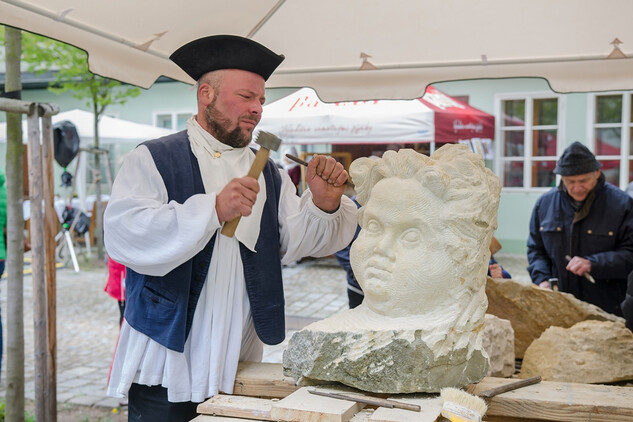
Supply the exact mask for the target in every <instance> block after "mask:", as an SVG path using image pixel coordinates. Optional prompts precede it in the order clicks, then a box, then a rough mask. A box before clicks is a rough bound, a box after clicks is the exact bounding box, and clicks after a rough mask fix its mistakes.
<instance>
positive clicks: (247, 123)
mask: <svg viewBox="0 0 633 422" xmlns="http://www.w3.org/2000/svg"><path fill="white" fill-rule="evenodd" d="M222 72H223V75H222V78H221V82H220V83H219V86H218V87H217V89H213V88H211V89H209V90H208V91H206V92H208V93H209V96H208V97H206V98H209V99H210V101H209V102H208V104H207V105H206V107H204V123H206V127H205V129H207V131H209V133H211V135H213V136H214V137H215V138H216V139H218V140H219V141H220V142H222V143H225V144H227V145H230V146H232V147H234V148H241V147H245V146H247V145H248V144H249V143H250V142H251V139H252V137H253V130H254V129H255V126H257V124H258V123H259V121H260V119H261V117H262V110H263V104H264V101H265V99H266V98H265V88H264V79H263V78H262V77H261V76H259V75H257V74H255V73H252V72H248V71H245V70H238V69H226V70H224V71H222ZM201 106H203V104H201Z"/></svg>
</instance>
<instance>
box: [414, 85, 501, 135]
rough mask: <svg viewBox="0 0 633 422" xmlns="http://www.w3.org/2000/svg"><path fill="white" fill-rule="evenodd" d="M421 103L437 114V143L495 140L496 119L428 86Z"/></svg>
mask: <svg viewBox="0 0 633 422" xmlns="http://www.w3.org/2000/svg"><path fill="white" fill-rule="evenodd" d="M419 101H421V102H422V103H424V104H425V105H426V106H428V107H429V108H430V109H431V110H433V111H434V112H435V118H434V123H435V142H437V143H445V142H457V141H460V140H467V139H475V138H479V139H494V137H495V118H494V116H492V115H490V114H488V113H484V112H483V111H481V110H479V109H476V108H474V107H471V106H469V105H468V104H466V103H464V102H461V101H459V100H457V99H455V98H453V97H450V96H448V95H446V94H444V93H443V92H441V91H440V90H438V89H436V88H434V87H433V86H428V87H427V88H426V92H425V94H424V96H423V97H422V98H419Z"/></svg>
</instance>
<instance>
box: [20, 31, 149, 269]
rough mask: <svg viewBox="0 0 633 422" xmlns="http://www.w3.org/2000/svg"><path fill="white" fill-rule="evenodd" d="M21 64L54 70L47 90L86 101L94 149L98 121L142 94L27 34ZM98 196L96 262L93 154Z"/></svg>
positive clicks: (67, 48)
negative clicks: (111, 108)
mask: <svg viewBox="0 0 633 422" xmlns="http://www.w3.org/2000/svg"><path fill="white" fill-rule="evenodd" d="M23 34H24V36H23V41H22V45H23V47H22V60H23V61H24V62H25V63H27V65H28V70H29V71H30V72H35V73H37V74H43V73H45V72H49V71H51V70H53V73H54V78H53V80H51V81H50V82H49V86H48V90H49V91H51V92H54V93H57V94H61V93H65V92H70V93H71V95H72V96H73V98H76V99H78V100H85V105H86V106H87V107H89V108H90V109H91V110H92V112H93V114H94V134H95V136H94V145H93V147H94V149H93V151H95V150H98V149H99V124H98V123H99V119H100V118H101V116H102V115H103V113H104V112H105V110H106V108H107V107H108V106H109V105H111V104H125V103H126V102H127V100H128V99H129V98H132V97H136V96H138V95H139V94H140V93H141V90H140V88H138V87H135V86H131V85H125V84H122V83H121V82H119V81H116V80H113V79H109V78H104V77H101V76H98V75H95V74H94V73H92V72H90V70H89V68H88V55H87V54H86V52H85V51H83V50H80V49H78V48H76V47H73V46H71V45H68V44H64V43H61V42H59V41H55V40H52V39H50V38H45V37H42V36H39V35H35V34H31V33H28V32H24V33H23ZM94 165H95V174H94V179H95V180H94V182H95V196H96V211H97V212H96V214H97V215H96V216H94V215H93V216H92V218H95V219H96V220H95V221H96V233H95V239H96V247H97V258H98V259H99V260H100V262H103V261H104V250H103V209H102V205H101V174H102V173H101V163H100V157H99V154H98V153H95V154H94Z"/></svg>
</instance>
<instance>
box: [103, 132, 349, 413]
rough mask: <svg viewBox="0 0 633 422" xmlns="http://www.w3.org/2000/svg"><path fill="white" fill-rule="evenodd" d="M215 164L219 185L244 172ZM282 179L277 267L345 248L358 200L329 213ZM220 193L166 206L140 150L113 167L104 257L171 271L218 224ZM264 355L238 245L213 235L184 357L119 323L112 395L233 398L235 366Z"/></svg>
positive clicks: (148, 270) (144, 270)
mask: <svg viewBox="0 0 633 422" xmlns="http://www.w3.org/2000/svg"><path fill="white" fill-rule="evenodd" d="M211 142H217V143H219V141H217V140H215V139H212V141H211ZM217 146H218V147H224V148H226V145H224V144H222V145H217ZM248 157H249V162H248V163H243V166H244V165H245V166H246V168H248V167H250V164H251V163H252V161H253V160H254V157H255V154H254V153H252V152H251V153H250V154H249V155H248ZM198 158H199V160H200V157H198ZM207 159H208V158H207ZM217 160H218V161H217V162H216V163H214V165H216V168H215V170H216V171H217V170H221V171H223V172H224V175H225V176H226V182H225V184H226V183H228V181H229V180H230V179H232V178H234V177H243V176H244V175H245V174H246V172H243V170H242V168H236V167H235V166H233V165H230V164H229V163H226V164H223V163H222V161H223V160H222V156H221V155H220V157H219V158H217ZM217 166H219V167H217ZM201 168H202V166H201ZM280 174H281V177H282V186H281V192H280V199H279V217H278V219H279V230H280V245H279V247H280V253H281V257H282V264H289V263H292V262H294V261H297V260H299V259H301V258H303V257H305V256H314V257H320V256H327V255H330V254H332V253H334V252H336V251H338V250H340V249H342V248H344V247H345V246H347V245H348V244H349V242H350V241H351V239H352V237H353V235H354V232H355V230H356V224H357V222H356V206H355V205H354V203H353V202H352V201H351V200H349V198H347V197H343V198H342V201H341V206H340V207H339V209H338V210H337V211H336V212H334V213H332V214H329V213H325V212H323V211H321V210H320V209H318V208H317V207H316V206H315V205H314V203H313V202H312V196H311V193H310V191H309V190H308V191H306V192H305V193H304V195H303V196H302V197H301V198H299V197H298V196H297V195H296V189H295V186H294V185H293V183H292V182H291V180H290V178H289V177H288V175H287V173H286V172H285V171H283V170H281V171H280ZM203 179H204V175H203ZM260 183H261V179H260ZM222 187H223V186H222ZM222 187H219V189H218V191H217V192H216V191H209V190H208V189H206V190H207V193H205V194H198V195H194V196H192V197H190V198H189V199H187V200H186V201H185V202H184V203H183V204H179V203H176V202H175V201H171V202H169V203H168V201H167V199H168V196H167V191H166V188H165V185H164V183H163V180H162V178H161V176H160V174H159V172H158V170H157V169H156V166H155V164H154V161H153V159H152V157H151V154H150V152H149V150H148V149H147V147H145V146H139V147H137V148H136V149H135V150H134V151H132V152H131V153H130V154H129V155H128V156H127V157H126V159H125V161H124V163H123V165H122V167H121V169H120V170H119V172H118V175H117V178H116V180H115V182H114V186H113V188H112V194H111V196H110V200H109V203H108V206H107V208H106V211H105V216H104V227H105V233H104V241H105V245H106V249H107V251H108V254H109V255H110V257H111V258H112V259H114V260H115V261H117V262H120V263H121V264H124V265H126V266H128V267H130V268H131V269H133V270H134V271H136V272H138V273H140V274H147V275H153V276H162V275H165V274H167V273H168V272H169V271H171V270H173V269H174V268H176V267H178V266H179V265H181V264H182V263H184V262H186V261H188V260H189V259H191V258H193V257H194V256H195V255H196V254H197V253H198V252H200V251H201V250H202V248H203V247H204V246H205V245H206V244H207V243H208V242H209V240H210V239H211V237H212V236H213V235H214V234H215V233H216V232H217V231H218V230H219V229H220V228H221V225H220V223H219V221H218V217H217V214H216V212H215V200H216V195H217V193H218V192H219V191H220V190H221V188H222ZM205 188H206V186H205ZM262 190H263V187H262ZM260 192H261V190H260ZM271 246H272V245H271ZM274 246H276V245H274ZM262 351H263V344H262V342H261V341H260V340H259V338H258V337H257V335H256V333H255V330H254V327H253V320H252V317H251V312H250V304H249V301H248V296H247V293H246V287H245V281H244V273H243V266H242V260H241V256H240V253H239V243H238V240H237V239H236V238H235V237H231V238H229V237H226V236H223V235H220V234H219V233H218V236H217V237H216V240H215V246H214V250H213V256H212V258H211V263H210V268H209V272H208V275H207V279H206V281H205V283H204V286H203V289H202V291H201V293H200V298H199V300H198V304H197V306H196V310H195V313H194V317H193V321H192V326H191V331H190V333H189V336H188V338H187V340H186V342H185V348H184V352H182V353H180V352H176V351H173V350H169V349H167V348H166V347H164V346H162V345H160V344H158V343H157V342H155V341H154V340H151V339H150V338H149V337H148V336H146V335H145V334H142V333H140V332H138V331H136V330H135V329H133V328H132V327H131V326H130V325H129V324H127V322H125V321H124V322H123V325H122V327H121V333H120V336H119V341H118V344H117V348H116V351H115V355H114V360H113V363H112V369H111V374H110V379H109V382H108V395H110V396H113V397H119V398H121V397H125V396H126V395H127V392H128V390H129V388H130V385H131V384H132V383H139V384H145V385H162V386H163V387H165V388H167V394H168V400H169V401H171V402H183V401H192V402H202V401H204V400H205V399H206V398H208V397H211V396H214V395H216V394H218V393H219V392H224V393H227V394H231V393H232V392H233V384H234V381H235V374H236V372H237V364H238V362H239V361H241V360H248V361H261V357H262Z"/></svg>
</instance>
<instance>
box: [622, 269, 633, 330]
mask: <svg viewBox="0 0 633 422" xmlns="http://www.w3.org/2000/svg"><path fill="white" fill-rule="evenodd" d="M622 314H624V319H626V327H627V328H628V329H629V330H631V331H633V272H631V273H629V286H628V288H627V289H626V299H624V301H623V302H622Z"/></svg>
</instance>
